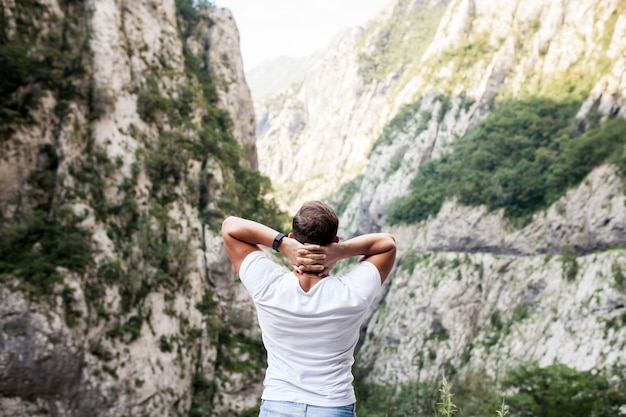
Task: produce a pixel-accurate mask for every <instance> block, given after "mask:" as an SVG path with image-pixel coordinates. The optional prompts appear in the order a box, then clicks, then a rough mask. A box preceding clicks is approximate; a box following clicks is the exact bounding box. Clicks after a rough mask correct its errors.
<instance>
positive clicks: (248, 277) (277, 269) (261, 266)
mask: <svg viewBox="0 0 626 417" xmlns="http://www.w3.org/2000/svg"><path fill="white" fill-rule="evenodd" d="M286 272H288V270H287V269H286V268H285V267H283V266H281V265H279V264H277V263H276V262H274V261H272V260H271V259H270V258H268V256H267V255H266V254H265V253H264V252H263V251H254V252H251V253H249V254H248V255H247V256H246V257H245V258H244V260H243V262H242V263H241V268H240V270H239V278H240V279H241V282H242V283H243V284H244V286H245V287H246V288H247V289H248V291H249V292H250V293H251V294H255V293H257V292H258V290H259V289H260V288H261V287H264V286H267V285H268V284H269V283H270V282H272V281H274V280H275V279H276V278H277V277H278V276H280V275H284V274H285V273H286Z"/></svg>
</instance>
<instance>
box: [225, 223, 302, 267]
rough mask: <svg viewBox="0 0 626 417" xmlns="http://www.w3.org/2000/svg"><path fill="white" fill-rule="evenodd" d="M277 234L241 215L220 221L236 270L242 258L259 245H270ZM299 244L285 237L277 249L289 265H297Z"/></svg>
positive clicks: (273, 230)
mask: <svg viewBox="0 0 626 417" xmlns="http://www.w3.org/2000/svg"><path fill="white" fill-rule="evenodd" d="M277 235H278V231H277V230H275V229H272V228H271V227H269V226H265V225H263V224H261V223H257V222H255V221H252V220H247V219H242V218H241V217H234V216H231V217H228V218H227V219H226V220H224V222H223V223H222V237H223V238H224V245H225V246H226V251H227V252H228V255H229V256H230V259H231V261H232V262H233V265H234V266H235V270H236V271H239V266H240V265H241V262H243V259H244V258H245V257H246V256H247V255H248V254H249V253H251V252H253V251H255V250H258V249H259V245H261V246H266V247H272V244H273V243H274V239H275V238H276V236H277ZM301 246H302V245H301V244H300V243H299V242H298V241H296V240H295V239H292V238H289V237H285V238H283V239H282V240H281V241H280V244H279V245H278V248H277V249H278V251H279V252H281V253H283V254H284V255H285V256H286V257H287V260H288V261H289V263H290V264H291V265H294V267H297V266H296V263H297V250H298V249H299V248H300V247H301Z"/></svg>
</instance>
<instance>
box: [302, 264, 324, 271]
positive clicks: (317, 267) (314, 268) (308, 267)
mask: <svg viewBox="0 0 626 417" xmlns="http://www.w3.org/2000/svg"><path fill="white" fill-rule="evenodd" d="M298 267H299V268H300V270H301V271H305V272H321V271H324V265H319V264H316V265H298Z"/></svg>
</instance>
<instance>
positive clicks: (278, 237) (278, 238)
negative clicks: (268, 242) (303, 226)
mask: <svg viewBox="0 0 626 417" xmlns="http://www.w3.org/2000/svg"><path fill="white" fill-rule="evenodd" d="M284 237H285V234H284V233H279V234H277V235H276V237H275V238H274V243H272V249H274V250H275V251H276V252H279V250H278V245H280V241H281V240H283V238H284Z"/></svg>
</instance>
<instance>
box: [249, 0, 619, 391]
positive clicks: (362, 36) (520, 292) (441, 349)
mask: <svg viewBox="0 0 626 417" xmlns="http://www.w3.org/2000/svg"><path fill="white" fill-rule="evenodd" d="M444 6H445V7H444ZM415 19H421V20H420V22H421V26H422V27H429V28H432V31H430V32H428V33H427V34H423V33H422V34H418V33H416V29H415V28H416V27H419V25H416V24H415V21H416V20H415ZM433 22H434V23H433ZM625 30H626V9H625V8H624V2H623V1H613V0H607V1H600V2H597V1H575V2H574V1H564V2H558V3H555V2H549V1H541V0H538V1H531V2H527V1H525V2H510V1H498V2H495V3H494V2H493V1H479V0H471V1H470V0H455V1H451V2H449V3H447V2H422V1H398V2H396V3H395V6H394V8H393V9H390V10H389V11H388V12H387V13H386V14H385V15H383V16H381V17H380V18H379V19H378V20H377V21H375V22H373V23H371V25H370V26H367V27H365V28H362V29H360V30H355V31H354V32H353V33H352V34H350V35H348V36H346V37H345V38H344V39H343V40H342V41H341V42H339V43H338V44H337V45H333V46H330V47H329V50H328V51H327V52H326V55H325V56H324V57H323V58H321V60H320V61H319V62H318V63H317V64H316V65H315V66H313V67H311V68H310V70H309V71H310V72H309V74H308V76H307V77H306V78H305V80H304V81H303V82H302V83H301V84H297V85H294V86H292V88H291V89H290V90H286V91H284V92H283V93H282V94H281V95H277V96H275V97H274V98H273V99H271V100H266V101H263V102H261V103H257V104H256V108H257V114H258V118H259V122H258V123H259V131H260V133H261V136H260V137H259V143H258V149H259V160H260V169H261V170H262V171H263V172H266V173H267V174H268V175H269V176H270V177H272V178H273V179H275V183H276V184H277V189H278V190H279V191H280V192H282V193H283V194H282V195H281V199H282V200H283V201H284V203H283V204H285V205H286V206H290V205H297V204H298V203H299V202H300V201H302V200H305V199H308V198H326V199H328V200H329V201H331V202H332V203H333V204H334V205H335V207H337V208H338V209H339V211H340V212H341V213H342V217H341V221H342V224H343V230H342V233H343V234H344V236H345V237H349V236H351V235H354V234H358V233H366V232H372V231H379V230H387V231H392V232H393V233H394V234H395V235H396V236H397V238H398V242H399V256H398V263H397V266H396V269H395V272H394V273H393V278H392V280H391V283H390V284H389V287H388V292H387V293H386V296H385V298H384V301H383V302H382V304H381V306H380V308H379V309H378V310H377V312H376V313H374V315H373V317H372V320H371V321H370V322H369V325H368V328H367V334H366V337H365V338H364V344H363V346H362V349H361V351H360V358H359V360H358V361H357V366H358V367H362V368H363V369H365V375H367V378H368V379H369V381H373V382H375V383H379V384H381V385H389V384H392V385H394V384H402V383H408V382H411V381H432V380H436V379H438V378H440V377H441V375H442V374H445V375H447V376H453V375H463V374H469V373H472V372H478V371H480V372H482V371H484V372H485V373H486V375H487V376H485V378H492V379H493V380H498V378H500V377H502V376H503V375H504V374H505V373H506V372H507V371H508V370H509V369H511V368H514V367H515V366H518V365H519V364H521V363H525V362H537V363H539V364H541V365H548V364H552V363H563V364H566V365H568V366H571V367H573V368H576V369H581V370H594V372H597V371H600V372H607V373H609V374H610V373H611V372H612V371H613V370H614V369H620V368H621V367H622V366H624V362H625V359H626V357H625V356H624V349H623V348H624V346H623V341H624V340H626V339H625V336H626V333H625V332H626V321H625V319H624V317H625V316H624V311H625V310H624V308H625V306H626V292H625V287H624V279H623V275H622V270H623V268H624V267H625V265H624V252H623V251H622V249H621V248H622V247H623V246H624V243H625V238H626V236H625V235H624V230H625V228H626V217H625V215H626V212H625V210H624V192H623V184H624V175H623V170H622V168H619V167H616V165H614V164H611V163H607V162H610V161H609V160H608V159H606V158H605V159H603V160H600V162H599V163H597V164H596V165H595V168H594V169H590V170H589V172H588V173H586V174H585V175H584V176H583V177H581V178H582V179H581V180H580V181H577V182H572V183H570V182H568V181H566V180H565V179H564V178H565V177H567V176H568V175H569V174H568V173H567V172H564V173H563V174H561V177H559V175H558V174H555V175H554V178H557V179H558V178H560V180H562V182H564V183H568V184H571V185H569V186H568V187H565V188H562V191H559V193H560V194H559V195H558V197H554V198H553V199H551V200H549V202H547V201H548V200H541V201H542V204H544V205H543V206H541V207H540V208H538V209H537V210H535V211H534V212H533V215H532V216H530V215H529V216H527V217H526V218H525V220H524V221H521V222H520V221H517V222H516V221H514V220H512V219H511V217H510V216H508V213H509V212H510V209H511V205H509V206H507V205H506V204H505V205H503V206H499V207H502V208H500V209H493V208H491V207H490V206H489V205H488V204H487V203H482V204H481V203H476V204H467V203H465V201H471V200H472V194H471V193H469V194H467V193H466V194H455V193H456V191H455V189H453V188H450V189H449V190H448V191H447V192H446V190H445V189H443V190H441V191H438V192H440V193H443V197H441V199H442V201H443V204H442V205H441V207H440V208H439V209H436V210H434V211H433V212H429V213H430V214H429V215H428V216H425V217H423V218H422V217H420V219H421V220H417V221H409V222H408V224H407V223H406V221H404V222H402V221H400V222H398V221H396V220H397V219H398V218H406V217H407V216H408V215H407V216H405V217H403V213H402V212H404V213H409V212H413V211H415V209H416V207H415V203H412V201H415V200H410V199H407V195H411V193H413V192H414V191H416V190H417V191H419V190H420V188H419V187H420V184H418V183H416V180H414V179H415V178H416V177H417V178H418V179H420V180H421V179H423V180H424V181H425V182H424V184H425V185H424V187H427V186H431V183H430V182H426V180H428V178H432V177H428V176H426V174H424V176H423V177H418V173H419V172H420V170H421V169H422V168H423V167H424V166H426V167H428V169H431V170H432V171H429V172H432V173H433V174H432V175H435V174H437V171H436V169H438V168H437V167H440V166H442V165H435V164H436V163H437V162H438V161H450V160H452V159H453V158H454V155H456V154H455V152H457V151H458V149H460V148H459V147H457V146H456V144H458V143H462V142H463V141H467V140H470V139H471V140H476V143H478V141H479V140H480V138H479V137H478V136H480V135H483V136H481V137H490V136H488V135H487V133H488V130H489V129H490V128H492V127H493V126H494V125H493V124H489V123H491V120H494V119H493V117H495V111H496V109H498V108H500V107H506V105H507V103H511V102H514V103H526V102H533V100H534V99H535V98H537V97H542V99H544V100H548V101H549V102H551V103H556V105H557V106H561V105H564V103H574V104H573V109H574V113H573V116H572V117H573V118H572V119H570V122H568V123H569V125H568V127H567V129H569V130H561V131H560V132H559V133H556V134H554V136H552V137H551V138H550V139H548V140H547V141H546V142H544V145H541V146H546V148H544V150H542V151H541V152H544V151H547V149H548V147H549V145H548V144H550V143H555V142H556V141H557V140H559V138H564V137H567V138H568V139H569V140H571V141H572V143H574V142H576V141H577V140H579V139H577V138H579V137H581V138H584V137H586V136H589V137H591V135H592V131H594V132H595V130H594V129H596V128H598V129H599V126H603V125H604V124H605V123H609V122H610V123H615V125H616V126H619V128H618V129H617V133H616V136H615V137H618V138H621V139H619V141H621V142H620V144H621V145H620V146H621V147H623V146H624V145H623V143H624V142H623V140H624V138H625V137H626V129H625V128H624V123H623V118H624V117H625V116H626V107H625V104H626V103H625V101H624V100H625V97H626V84H625V80H626V77H625V75H626V73H625V70H626V61H625V58H624V57H626V44H625V43H624V39H626V36H625V35H626V33H625ZM427 35H428V36H427ZM397 39H403V40H404V41H405V43H404V44H402V43H401V45H404V47H403V48H400V47H398V44H397V43H393V42H392V41H393V40H397ZM408 39H419V40H421V41H422V42H423V44H422V45H421V48H417V47H416V46H415V45H410V44H408V43H407V42H406V41H407V40H408ZM410 46H414V47H415V49H413V50H412V51H410V53H408V55H407V49H409V48H410ZM620 120H621V122H620ZM536 121H537V122H539V120H538V119H537V120H536ZM524 123H526V122H524ZM528 123H530V124H532V123H534V122H532V121H531V122H528ZM554 123H556V122H554ZM548 125H550V123H548ZM483 126H485V127H484V128H483ZM511 127H513V125H510V126H509V130H508V131H506V130H505V131H504V136H507V135H509V136H515V135H520V136H519V137H518V139H517V140H518V143H519V144H520V148H519V149H521V146H522V141H523V139H522V138H524V136H523V135H522V134H520V133H516V132H517V131H514V130H512V129H511ZM526 127H528V126H526ZM498 128H499V127H498ZM480 129H483V130H480ZM599 131H600V130H599ZM472 132H474V133H472ZM475 132H482V133H480V134H478V133H475ZM485 132H487V133H485ZM514 132H515V133H514ZM563 135H565V136H563ZM607 135H608V134H607ZM594 137H595V138H596V139H595V142H593V141H590V145H589V149H588V150H587V151H585V153H584V155H586V156H584V157H582V158H581V159H580V161H581V162H580V164H579V165H581V164H584V163H585V162H584V161H587V160H590V159H591V158H592V153H593V151H592V149H594V147H595V148H600V146H601V144H600V143H601V141H602V140H603V139H602V138H604V137H605V136H604V134H603V133H599V134H598V135H597V136H594ZM563 140H567V139H563ZM503 143H504V142H503ZM594 143H595V145H594ZM514 149H515V148H513V152H514ZM618 149H622V148H618ZM541 152H540V153H538V154H537V155H539V156H537V158H542V157H543V156H545V155H546V154H542V153H541ZM619 153H621V151H619ZM542 155H543V156H542ZM537 158H535V157H533V159H532V160H533V161H539V160H540V159H537ZM485 161H489V159H485ZM530 161H531V160H530V159H529V160H527V161H526V162H528V163H530ZM429 162H430V164H429ZM526 162H525V163H526ZM460 163H461V164H462V163H463V162H462V161H461V162H460ZM489 163H490V164H492V165H493V164H496V162H494V161H493V160H492V161H491V162H489ZM467 164H469V161H467ZM529 166H530V165H529ZM488 167H489V165H488V164H487V163H485V166H484V168H485V169H488ZM510 168H511V171H513V167H510ZM592 168H593V167H592ZM542 169H544V168H542ZM545 169H546V170H550V169H553V168H545ZM445 172H447V173H450V174H452V175H454V171H445ZM516 172H517V171H516ZM541 172H544V171H541ZM527 174H528V175H530V174H531V171H530V170H529V171H527ZM437 175H438V174H437ZM493 175H496V174H495V173H494V174H493ZM436 178H441V177H436ZM481 178H482V177H481ZM470 180H471V178H469V177H468V178H467V181H468V182H469V181H470ZM522 180H523V177H521V176H518V177H512V178H511V180H510V181H509V183H512V184H515V183H516V182H517V183H520V184H521V183H522ZM555 181H556V180H555ZM557 182H558V181H557ZM337 184H341V187H340V188H339V189H337ZM524 184H526V183H524ZM477 187H478V188H476V189H475V190H476V192H475V194H479V193H478V190H480V188H481V187H480V186H477ZM333 190H334V194H332V195H330V194H329V193H331V192H333ZM424 190H425V193H428V190H429V189H428V188H424ZM526 191H527V189H521V190H520V191H519V192H518V194H520V193H523V192H526ZM434 192H435V191H434V189H433V193H434ZM504 193H505V191H502V195H504ZM419 195H425V194H419ZM468 195H469V197H468ZM434 198H435V197H433V199H434ZM401 201H402V202H404V203H403V204H404V205H398V204H399V202H401ZM419 201H421V202H423V203H430V201H429V200H428V198H427V197H423V199H421V200H419ZM511 201H518V200H517V199H516V197H515V195H514V198H512V199H511ZM546 202H547V203H546ZM511 204H512V203H511ZM394 210H395V211H394ZM394 213H395V218H394V217H393V216H392V214H394ZM392 224H393V225H392Z"/></svg>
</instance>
